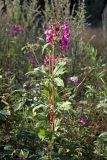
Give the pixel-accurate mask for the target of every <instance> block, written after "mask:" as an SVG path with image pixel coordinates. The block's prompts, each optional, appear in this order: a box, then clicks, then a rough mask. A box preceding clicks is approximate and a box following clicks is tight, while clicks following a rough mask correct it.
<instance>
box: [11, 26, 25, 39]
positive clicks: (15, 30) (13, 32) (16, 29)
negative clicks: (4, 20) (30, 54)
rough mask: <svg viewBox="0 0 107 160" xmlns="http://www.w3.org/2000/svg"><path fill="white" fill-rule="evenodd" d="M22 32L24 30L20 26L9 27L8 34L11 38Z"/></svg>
mask: <svg viewBox="0 0 107 160" xmlns="http://www.w3.org/2000/svg"><path fill="white" fill-rule="evenodd" d="M23 32H24V28H23V27H22V26H20V25H16V24H14V25H12V27H11V31H10V34H11V36H12V37H16V36H17V35H18V34H21V33H23Z"/></svg>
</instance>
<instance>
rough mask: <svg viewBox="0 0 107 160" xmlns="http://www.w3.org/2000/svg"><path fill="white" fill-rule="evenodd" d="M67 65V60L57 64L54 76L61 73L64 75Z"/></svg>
mask: <svg viewBox="0 0 107 160" xmlns="http://www.w3.org/2000/svg"><path fill="white" fill-rule="evenodd" d="M65 65H66V62H60V63H59V64H57V65H56V67H55V69H54V76H55V77H58V76H60V75H63V74H64V73H65Z"/></svg>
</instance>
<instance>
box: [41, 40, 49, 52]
mask: <svg viewBox="0 0 107 160" xmlns="http://www.w3.org/2000/svg"><path fill="white" fill-rule="evenodd" d="M48 46H49V43H46V44H45V45H44V46H43V48H42V55H43V54H44V51H45V49H46V48H47V47H48Z"/></svg>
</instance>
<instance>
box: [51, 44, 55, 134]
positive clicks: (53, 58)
mask: <svg viewBox="0 0 107 160" xmlns="http://www.w3.org/2000/svg"><path fill="white" fill-rule="evenodd" d="M54 47H55V46H54V44H53V46H52V62H51V63H52V110H53V112H54V108H55V97H54V90H55V88H54V66H55V48H54ZM52 130H53V131H54V121H53V123H52Z"/></svg>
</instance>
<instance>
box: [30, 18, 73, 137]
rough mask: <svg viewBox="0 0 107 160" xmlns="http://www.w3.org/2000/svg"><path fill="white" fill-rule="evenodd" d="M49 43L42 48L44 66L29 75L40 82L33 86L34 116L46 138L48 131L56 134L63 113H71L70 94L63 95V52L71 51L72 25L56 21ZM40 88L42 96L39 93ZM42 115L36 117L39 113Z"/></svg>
mask: <svg viewBox="0 0 107 160" xmlns="http://www.w3.org/2000/svg"><path fill="white" fill-rule="evenodd" d="M45 37H46V44H45V45H44V46H43V53H45V55H44V60H43V62H44V65H41V66H39V67H37V68H34V70H33V71H30V72H29V73H28V75H33V76H34V77H35V78H36V82H38V86H37V85H36V87H34V90H35V93H37V94H36V95H35V99H36V106H35V104H34V107H33V113H34V114H35V115H36V116H37V117H38V118H40V122H41V124H40V123H39V124H40V126H42V127H43V128H42V130H41V129H40V132H39V137H40V138H44V137H45V129H46V126H48V128H47V130H48V131H50V132H51V133H54V132H56V131H57V130H58V129H59V127H60V123H61V120H62V118H61V115H62V112H66V111H70V110H72V108H71V102H70V101H69V100H68V99H69V96H70V95H68V94H66V93H64V81H63V75H64V74H65V73H66V72H67V69H66V63H67V61H68V60H67V58H65V56H64V53H65V52H67V51H68V50H69V49H70V40H71V33H70V27H69V22H68V21H65V22H60V21H58V20H57V18H56V20H55V22H54V23H53V24H51V23H48V24H47V26H46V31H45ZM38 89H39V94H38V92H37V90H38ZM41 109H42V111H43V112H42V113H41V114H36V112H38V111H37V110H40V111H41Z"/></svg>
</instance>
